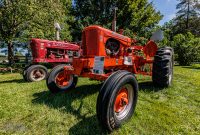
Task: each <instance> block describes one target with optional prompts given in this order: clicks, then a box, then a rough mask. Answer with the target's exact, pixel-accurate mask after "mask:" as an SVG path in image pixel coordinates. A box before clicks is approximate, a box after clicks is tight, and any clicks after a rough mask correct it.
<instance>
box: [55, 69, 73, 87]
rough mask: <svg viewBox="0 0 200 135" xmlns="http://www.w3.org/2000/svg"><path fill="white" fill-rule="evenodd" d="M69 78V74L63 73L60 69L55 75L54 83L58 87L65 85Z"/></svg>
mask: <svg viewBox="0 0 200 135" xmlns="http://www.w3.org/2000/svg"><path fill="white" fill-rule="evenodd" d="M70 79H71V76H70V75H66V74H64V71H62V72H60V73H59V74H58V75H57V76H56V84H57V85H59V86H60V87H63V86H67V85H68V84H69V81H70Z"/></svg>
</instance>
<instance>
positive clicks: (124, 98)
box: [114, 88, 128, 113]
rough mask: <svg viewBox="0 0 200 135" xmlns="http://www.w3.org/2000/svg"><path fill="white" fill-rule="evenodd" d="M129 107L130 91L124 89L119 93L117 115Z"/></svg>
mask: <svg viewBox="0 0 200 135" xmlns="http://www.w3.org/2000/svg"><path fill="white" fill-rule="evenodd" d="M127 105H128V91H127V89H125V88H123V89H121V90H120V91H119V92H118V95H117V97H116V100H115V105H114V109H115V112H116V113H119V112H121V111H123V110H124V108H125V107H126V106H127Z"/></svg>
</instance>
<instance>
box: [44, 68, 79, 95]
mask: <svg viewBox="0 0 200 135" xmlns="http://www.w3.org/2000/svg"><path fill="white" fill-rule="evenodd" d="M63 67H64V65H61V66H56V67H55V68H54V69H53V70H52V71H51V72H50V74H49V76H48V78H47V81H46V83H47V87H48V88H49V90H50V91H51V92H52V93H58V92H67V91H69V90H71V89H73V88H75V86H76V84H77V81H78V77H77V76H75V75H72V79H73V80H72V84H71V85H70V86H66V87H59V86H58V85H57V84H56V81H55V78H56V76H57V75H58V74H59V73H60V72H62V71H63V70H64V69H63Z"/></svg>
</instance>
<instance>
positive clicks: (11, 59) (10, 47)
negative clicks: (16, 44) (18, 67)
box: [7, 41, 14, 66]
mask: <svg viewBox="0 0 200 135" xmlns="http://www.w3.org/2000/svg"><path fill="white" fill-rule="evenodd" d="M7 44H8V61H9V65H10V66H12V65H13V64H14V49H13V44H12V41H9V42H8V43H7Z"/></svg>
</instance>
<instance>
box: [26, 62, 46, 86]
mask: <svg viewBox="0 0 200 135" xmlns="http://www.w3.org/2000/svg"><path fill="white" fill-rule="evenodd" d="M25 73H26V74H25V78H27V81H29V82H38V81H41V80H44V79H46V77H47V74H48V70H47V68H46V67H45V66H43V65H31V66H29V67H28V68H27V70H26V71H25Z"/></svg>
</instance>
